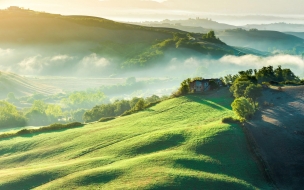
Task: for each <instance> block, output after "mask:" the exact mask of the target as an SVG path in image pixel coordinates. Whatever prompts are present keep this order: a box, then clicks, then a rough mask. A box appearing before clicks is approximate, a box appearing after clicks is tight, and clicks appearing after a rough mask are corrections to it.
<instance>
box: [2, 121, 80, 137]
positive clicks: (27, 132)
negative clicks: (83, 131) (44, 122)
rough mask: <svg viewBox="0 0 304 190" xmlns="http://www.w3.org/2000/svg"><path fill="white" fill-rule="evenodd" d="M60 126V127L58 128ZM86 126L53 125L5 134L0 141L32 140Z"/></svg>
mask: <svg viewBox="0 0 304 190" xmlns="http://www.w3.org/2000/svg"><path fill="white" fill-rule="evenodd" d="M58 125H60V126H58ZM83 126H85V125H84V124H80V123H71V124H67V125H61V124H53V125H50V126H47V127H41V128H38V129H22V130H20V131H17V132H15V133H4V134H1V135H0V141H3V140H10V139H13V138H16V137H26V138H31V137H33V136H36V135H39V134H42V133H43V134H44V133H54V132H62V131H66V130H69V129H75V128H81V127H83Z"/></svg>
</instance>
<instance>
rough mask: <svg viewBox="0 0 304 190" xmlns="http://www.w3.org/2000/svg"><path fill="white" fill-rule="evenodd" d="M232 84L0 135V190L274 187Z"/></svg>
mask: <svg viewBox="0 0 304 190" xmlns="http://www.w3.org/2000/svg"><path fill="white" fill-rule="evenodd" d="M231 101H232V99H231V97H230V95H229V94H228V90H226V89H225V90H222V91H219V92H215V93H214V94H212V95H208V96H187V97H180V98H174V99H170V100H166V101H164V102H161V103H159V104H158V105H156V106H153V107H151V108H148V109H146V110H145V111H142V112H139V113H137V114H133V115H130V116H125V117H119V118H117V119H115V120H112V121H109V122H105V123H93V124H88V125H85V126H84V127H80V128H76V129H69V130H61V131H54V132H49V133H37V134H33V135H23V136H20V137H15V138H9V139H0V143H1V146H0V189H5V190H6V189H7V190H14V189H16V190H17V189H18V190H19V189H56V190H57V189H90V190H91V189H271V186H270V185H269V184H268V183H267V182H266V180H265V178H264V177H263V173H262V171H261V170H260V169H259V167H258V164H257V162H256V161H255V159H254V157H253V156H252V154H251V153H250V151H249V149H248V145H247V142H246V137H245V135H244V133H243V131H242V128H241V127H240V126H238V125H230V124H223V123H222V122H221V118H223V117H227V116H233V112H232V111H231V108H230V104H231Z"/></svg>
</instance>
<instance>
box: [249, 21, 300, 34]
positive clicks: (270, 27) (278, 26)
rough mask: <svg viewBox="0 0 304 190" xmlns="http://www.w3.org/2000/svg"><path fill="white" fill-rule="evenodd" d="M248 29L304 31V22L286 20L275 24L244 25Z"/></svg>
mask: <svg viewBox="0 0 304 190" xmlns="http://www.w3.org/2000/svg"><path fill="white" fill-rule="evenodd" d="M244 28H247V29H258V30H274V31H279V32H304V24H288V23H284V22H280V23H273V24H250V25H246V26H244Z"/></svg>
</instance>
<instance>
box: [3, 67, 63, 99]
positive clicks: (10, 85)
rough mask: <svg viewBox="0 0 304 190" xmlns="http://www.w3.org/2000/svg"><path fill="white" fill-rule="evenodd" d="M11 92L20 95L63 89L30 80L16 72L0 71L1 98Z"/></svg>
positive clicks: (48, 92) (49, 92)
mask: <svg viewBox="0 0 304 190" xmlns="http://www.w3.org/2000/svg"><path fill="white" fill-rule="evenodd" d="M10 92H12V93H14V94H15V95H16V96H19V97H20V96H30V95H33V94H35V93H39V94H44V95H51V94H57V93H62V90H60V89H58V88H56V87H53V86H48V85H44V84H41V83H38V82H33V81H30V80H28V79H26V78H25V77H21V76H19V75H17V74H14V73H9V72H2V71H0V99H3V98H6V96H7V94H8V93H10Z"/></svg>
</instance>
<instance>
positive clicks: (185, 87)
mask: <svg viewBox="0 0 304 190" xmlns="http://www.w3.org/2000/svg"><path fill="white" fill-rule="evenodd" d="M190 82H191V79H190V78H188V79H186V80H184V81H183V82H182V83H181V85H180V87H179V89H178V92H177V94H178V95H186V94H189V92H190Z"/></svg>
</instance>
